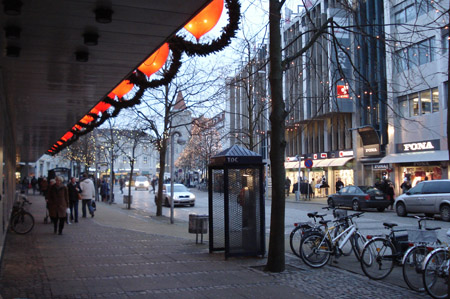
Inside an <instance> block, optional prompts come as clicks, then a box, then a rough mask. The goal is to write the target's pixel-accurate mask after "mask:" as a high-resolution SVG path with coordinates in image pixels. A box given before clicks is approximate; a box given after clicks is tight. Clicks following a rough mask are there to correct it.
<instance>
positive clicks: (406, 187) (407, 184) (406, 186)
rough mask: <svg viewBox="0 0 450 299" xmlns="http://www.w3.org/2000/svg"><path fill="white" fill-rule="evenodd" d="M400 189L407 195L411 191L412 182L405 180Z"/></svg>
mask: <svg viewBox="0 0 450 299" xmlns="http://www.w3.org/2000/svg"><path fill="white" fill-rule="evenodd" d="M400 188H401V189H402V192H403V193H406V192H408V190H409V189H411V182H410V181H409V180H408V178H404V179H403V183H402V184H401V185H400Z"/></svg>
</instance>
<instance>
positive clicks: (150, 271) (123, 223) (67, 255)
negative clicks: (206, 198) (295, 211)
mask: <svg viewBox="0 0 450 299" xmlns="http://www.w3.org/2000/svg"><path fill="white" fill-rule="evenodd" d="M29 199H30V200H31V201H32V202H33V205H32V206H31V209H30V210H31V212H32V213H33V215H34V216H35V220H36V225H35V227H34V229H33V231H32V232H31V233H30V234H28V235H23V236H21V235H16V234H14V233H8V236H7V242H6V246H5V252H4V256H3V260H2V265H1V272H0V294H1V296H2V297H3V298H5V299H7V298H17V297H20V298H194V297H195V298H382V297H383V298H424V297H426V296H424V295H421V294H417V293H415V292H412V291H409V290H407V289H404V288H401V287H397V286H393V285H391V284H388V283H385V282H376V281H370V280H369V279H368V278H366V277H364V276H361V275H357V274H353V273H350V272H347V271H344V270H340V269H336V268H334V267H329V266H326V267H324V268H322V269H310V268H308V267H307V266H305V265H304V264H303V263H302V262H301V261H300V260H299V259H298V258H294V257H292V256H291V255H290V254H287V255H286V263H287V265H286V271H285V272H283V273H266V272H263V267H264V265H265V263H266V259H259V258H231V259H229V260H227V261H225V260H224V256H223V254H222V253H215V254H209V253H208V246H207V242H206V243H205V244H195V235H191V234H188V224H187V223H186V222H176V223H175V224H173V225H170V224H169V219H167V218H165V217H156V216H154V215H149V214H148V213H144V212H142V211H138V210H126V209H123V205H121V204H114V205H111V206H110V205H107V204H103V203H97V212H96V214H95V217H94V218H90V217H89V218H81V219H79V223H77V224H71V225H66V227H65V229H64V232H63V235H62V236H59V235H54V234H53V227H52V225H50V224H43V219H44V216H45V209H44V200H43V198H42V197H40V196H29ZM294 200H295V199H294Z"/></svg>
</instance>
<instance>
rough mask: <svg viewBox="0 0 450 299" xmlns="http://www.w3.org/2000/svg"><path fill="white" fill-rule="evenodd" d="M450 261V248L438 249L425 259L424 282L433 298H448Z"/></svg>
mask: <svg viewBox="0 0 450 299" xmlns="http://www.w3.org/2000/svg"><path fill="white" fill-rule="evenodd" d="M449 262H450V259H449V253H448V248H441V249H436V250H434V251H432V252H431V253H430V254H429V255H428V256H427V257H426V259H425V264H424V268H423V269H424V272H423V284H424V287H425V290H427V292H428V294H429V295H430V296H431V297H433V298H447V293H448V274H449Z"/></svg>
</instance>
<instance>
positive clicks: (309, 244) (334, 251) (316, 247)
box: [300, 212, 365, 268]
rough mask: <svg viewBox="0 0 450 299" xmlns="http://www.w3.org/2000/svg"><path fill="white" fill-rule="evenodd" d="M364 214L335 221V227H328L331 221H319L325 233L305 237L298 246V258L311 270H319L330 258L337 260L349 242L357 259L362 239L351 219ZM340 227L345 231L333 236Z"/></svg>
mask: <svg viewBox="0 0 450 299" xmlns="http://www.w3.org/2000/svg"><path fill="white" fill-rule="evenodd" d="M362 214H364V212H360V213H355V214H352V215H348V216H344V217H342V218H341V219H338V220H336V221H335V225H334V226H332V227H328V223H329V222H331V221H332V220H321V221H320V222H319V223H320V224H322V225H324V226H325V233H323V232H312V233H310V234H308V235H307V236H305V237H304V238H303V239H302V241H301V244H300V257H301V258H302V259H303V261H304V262H305V264H307V265H308V266H310V267H312V268H320V267H323V266H324V265H326V264H327V263H328V261H329V260H330V257H331V256H334V257H335V258H339V257H340V256H341V255H342V249H343V248H344V247H345V245H346V244H347V242H349V241H350V244H351V248H352V249H353V252H354V253H355V256H356V257H357V259H359V258H360V252H361V251H360V246H361V244H363V242H364V240H365V239H364V237H363V236H362V235H361V234H360V233H359V231H358V229H357V226H356V224H355V223H354V222H353V218H355V217H357V218H358V217H360V216H361V215H362ZM342 227H345V229H344V230H343V231H342V232H340V233H339V234H337V235H336V236H333V233H334V232H335V231H336V230H337V229H340V228H342Z"/></svg>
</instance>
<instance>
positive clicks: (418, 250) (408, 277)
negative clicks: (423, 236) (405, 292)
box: [403, 245, 428, 292]
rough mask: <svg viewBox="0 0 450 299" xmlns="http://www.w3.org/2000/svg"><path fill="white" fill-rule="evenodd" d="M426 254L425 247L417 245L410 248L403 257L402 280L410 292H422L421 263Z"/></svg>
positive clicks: (423, 289) (423, 288)
mask: <svg viewBox="0 0 450 299" xmlns="http://www.w3.org/2000/svg"><path fill="white" fill-rule="evenodd" d="M427 254H428V250H427V248H426V247H425V246H423V245H419V246H414V247H412V248H410V249H409V250H408V251H407V252H406V253H405V256H404V257H403V279H404V280H405V282H406V284H407V285H408V286H409V288H410V289H411V290H414V291H416V292H424V291H425V287H424V285H423V261H424V260H425V257H426V256H427Z"/></svg>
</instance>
